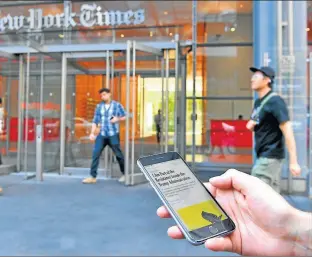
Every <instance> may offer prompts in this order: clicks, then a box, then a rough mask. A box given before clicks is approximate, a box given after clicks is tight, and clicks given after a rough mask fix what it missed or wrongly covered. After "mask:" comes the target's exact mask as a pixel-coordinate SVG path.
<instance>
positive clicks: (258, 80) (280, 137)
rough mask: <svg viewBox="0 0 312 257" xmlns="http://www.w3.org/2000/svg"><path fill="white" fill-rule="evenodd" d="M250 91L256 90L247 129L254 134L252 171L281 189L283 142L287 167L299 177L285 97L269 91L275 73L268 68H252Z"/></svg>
mask: <svg viewBox="0 0 312 257" xmlns="http://www.w3.org/2000/svg"><path fill="white" fill-rule="evenodd" d="M250 70H251V71H252V72H253V76H252V79H251V87H252V90H254V91H255V92H257V94H258V97H259V98H258V99H257V100H256V101H255V103H254V109H253V112H252V115H251V119H250V120H249V122H248V123H247V128H248V129H249V130H251V131H254V133H255V151H256V156H257V160H256V163H255V165H254V167H253V168H252V172H251V174H252V175H253V176H256V177H258V178H260V179H261V180H263V181H264V182H266V183H267V184H269V185H270V186H271V187H273V188H274V189H275V190H276V191H277V192H280V176H281V171H282V167H283V161H284V158H285V143H286V146H287V149H288V152H289V169H290V172H291V173H292V175H294V176H298V175H300V173H301V168H300V166H299V165H298V161H297V153H296V142H295V137H294V133H293V129H292V125H291V122H290V119H289V114H288V109H287V106H286V103H285V102H284V100H283V99H282V98H281V97H280V96H279V95H277V94H276V93H274V92H273V91H272V84H273V81H274V77H275V73H274V70H273V69H272V68H270V67H261V68H260V69H258V68H254V67H251V68H250Z"/></svg>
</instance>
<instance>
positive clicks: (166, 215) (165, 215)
mask: <svg viewBox="0 0 312 257" xmlns="http://www.w3.org/2000/svg"><path fill="white" fill-rule="evenodd" d="M157 215H158V216H159V217H160V218H163V219H165V218H171V215H170V213H169V212H168V210H167V208H166V207H165V206H161V207H159V208H158V210H157Z"/></svg>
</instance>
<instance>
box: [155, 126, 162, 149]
mask: <svg viewBox="0 0 312 257" xmlns="http://www.w3.org/2000/svg"><path fill="white" fill-rule="evenodd" d="M160 133H161V130H160V125H157V124H156V138H157V143H158V144H159V143H160Z"/></svg>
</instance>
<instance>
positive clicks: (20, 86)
mask: <svg viewBox="0 0 312 257" xmlns="http://www.w3.org/2000/svg"><path fill="white" fill-rule="evenodd" d="M24 75H25V74H24V57H23V55H22V54H21V55H20V56H19V75H18V77H19V81H18V127H17V131H18V132H17V171H21V162H22V158H21V154H22V141H23V124H24V123H23V119H24V115H23V105H24Z"/></svg>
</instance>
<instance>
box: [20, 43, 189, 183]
mask: <svg viewBox="0 0 312 257" xmlns="http://www.w3.org/2000/svg"><path fill="white" fill-rule="evenodd" d="M179 53H180V49H179V43H178V42H176V48H175V49H172V50H168V49H165V50H163V49H156V48H153V47H150V46H146V45H142V44H140V43H137V42H135V41H128V42H127V43H126V44H120V45H118V47H116V48H111V49H102V50H101V51H94V52H90V51H88V52H66V53H62V54H49V55H47V54H46V53H45V54H41V55H38V54H36V55H33V54H28V55H24V58H25V62H24V68H25V73H24V75H25V76H24V77H25V83H24V87H23V92H25V93H24V95H25V97H24V98H23V101H22V102H23V106H24V107H26V108H24V111H23V112H22V116H23V126H22V128H23V130H22V131H24V134H25V136H24V140H23V141H22V142H23V145H22V147H21V149H24V151H22V152H24V153H25V154H24V155H23V156H22V158H21V168H20V171H26V172H27V174H29V173H30V174H32V173H33V171H35V170H37V172H38V171H41V174H38V173H37V177H38V176H39V177H44V176H45V174H47V173H59V174H60V175H71V176H79V177H84V176H88V175H89V171H90V166H91V161H92V159H91V156H92V150H93V144H94V143H93V142H91V141H90V140H89V134H90V132H91V125H92V120H93V116H94V111H95V107H96V105H97V103H99V102H100V98H99V94H98V90H99V89H100V88H103V87H107V88H110V90H111V92H112V98H113V99H114V100H116V101H118V102H120V103H121V104H122V105H123V106H124V108H125V110H126V112H127V118H126V121H124V122H121V124H120V140H121V148H122V151H123V153H124V156H125V175H126V185H135V184H137V183H142V182H144V181H145V178H144V176H143V174H142V173H141V172H140V171H139V170H138V168H137V165H136V160H137V159H138V158H139V157H140V156H142V155H149V154H153V153H158V152H160V151H169V150H176V151H179V152H180V153H181V154H182V155H183V154H184V147H185V139H184V137H185V131H184V130H185V125H183V122H185V80H186V78H185V77H186V76H185V70H186V69H185V60H184V59H183V58H181V55H180V54H179ZM158 113H160V114H159V117H160V123H159V122H158V123H157V122H156V121H157V117H156V115H157V114H158ZM158 120H159V119H158ZM38 128H40V130H39V131H38ZM26 131H27V132H28V133H25V132H26ZM22 133H23V132H22ZM38 133H39V134H40V135H39V136H40V138H42V140H41V144H42V146H41V147H42V148H41V149H42V151H41V152H40V153H39V155H38V152H37V150H38V140H37V138H38ZM38 158H39V160H38ZM38 165H40V167H39V169H38V167H37V166H38ZM98 174H99V176H100V177H103V178H118V177H119V176H120V175H121V173H120V171H119V166H118V163H117V161H116V158H115V156H114V155H113V153H112V152H111V150H110V148H108V147H107V148H106V149H105V150H104V152H103V154H102V157H101V160H100V166H99V172H98ZM33 175H34V174H33Z"/></svg>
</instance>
